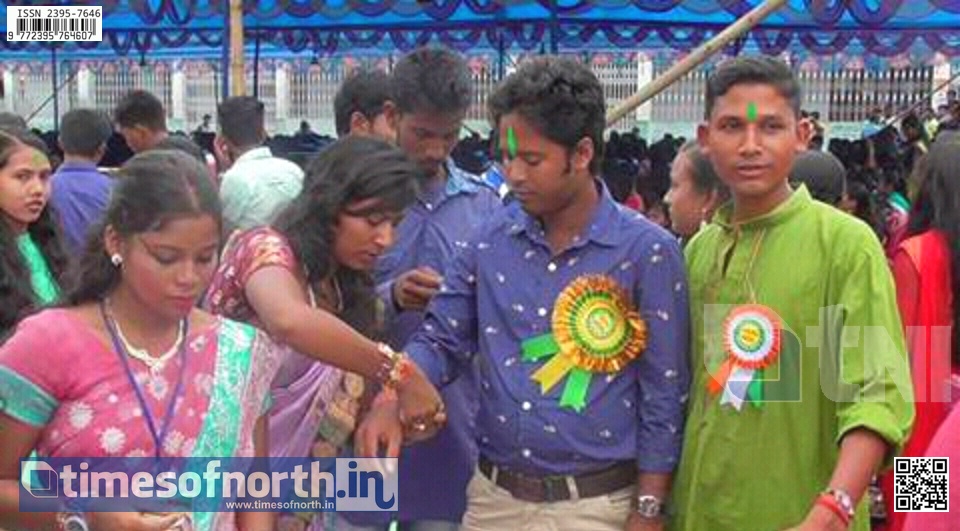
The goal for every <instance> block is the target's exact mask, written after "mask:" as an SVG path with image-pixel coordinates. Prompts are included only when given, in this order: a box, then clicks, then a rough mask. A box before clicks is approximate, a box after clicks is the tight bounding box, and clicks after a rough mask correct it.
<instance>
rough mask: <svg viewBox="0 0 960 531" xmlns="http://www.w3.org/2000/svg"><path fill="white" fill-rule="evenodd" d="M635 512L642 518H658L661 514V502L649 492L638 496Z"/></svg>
mask: <svg viewBox="0 0 960 531" xmlns="http://www.w3.org/2000/svg"><path fill="white" fill-rule="evenodd" d="M636 512H637V514H639V515H640V516H642V517H644V518H659V517H661V516H663V502H662V501H660V498H657V497H656V496H653V495H651V494H644V495H642V496H638V497H637V511H636Z"/></svg>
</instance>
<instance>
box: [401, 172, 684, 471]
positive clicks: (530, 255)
mask: <svg viewBox="0 0 960 531" xmlns="http://www.w3.org/2000/svg"><path fill="white" fill-rule="evenodd" d="M597 186H598V187H599V188H600V189H602V196H601V200H600V202H599V204H598V206H597V207H596V209H595V211H594V213H593V218H592V221H591V223H590V225H589V226H588V227H587V228H586V229H585V231H584V233H583V234H582V235H581V236H579V237H577V238H576V239H575V240H574V242H573V244H572V245H571V246H570V247H569V248H567V249H566V250H565V251H563V252H562V253H560V254H559V255H556V256H552V253H551V251H550V247H549V245H548V243H547V241H546V237H545V232H544V230H543V228H542V226H541V224H540V223H539V222H538V221H537V220H536V219H534V218H532V217H531V216H529V215H527V214H526V213H525V212H523V210H521V209H520V208H519V205H511V206H510V207H507V208H504V209H501V210H500V211H499V212H498V213H497V214H496V215H494V216H493V218H492V219H491V220H490V221H489V222H488V223H486V224H485V225H484V226H483V227H482V228H480V229H479V230H478V232H477V233H475V234H474V237H473V238H472V239H471V240H470V241H469V242H461V243H460V244H459V245H460V246H461V252H460V253H459V254H458V255H457V257H456V259H455V260H454V263H453V264H452V265H451V266H449V267H448V268H447V271H446V274H445V275H444V285H443V287H442V290H441V292H440V294H438V295H437V296H436V297H434V299H433V301H432V302H431V304H430V306H429V308H428V310H427V316H426V319H425V321H424V324H423V326H422V327H421V329H420V330H419V331H418V332H417V334H416V335H415V336H414V337H413V339H412V340H411V341H410V342H409V343H408V344H407V348H406V351H407V353H408V354H409V355H410V356H411V358H412V359H413V360H414V361H415V362H416V363H417V364H418V365H419V366H420V367H422V368H423V369H424V370H425V372H426V373H427V375H428V376H429V377H430V379H431V381H433V382H434V383H435V384H437V385H440V384H443V383H446V382H449V381H451V380H452V379H454V378H455V377H456V376H457V375H458V374H459V373H460V372H462V371H464V370H468V371H469V370H471V367H472V366H473V364H474V363H476V365H477V366H478V367H479V380H480V389H479V393H480V410H479V413H478V417H477V438H478V443H479V449H480V452H481V453H482V454H484V455H485V456H487V457H488V458H489V459H490V460H491V461H493V462H494V463H495V464H497V465H499V466H501V467H505V468H510V469H514V470H518V471H521V472H524V473H527V474H531V475H538V476H542V475H548V474H581V473H585V472H591V471H596V470H601V469H603V468H606V467H608V466H611V465H613V464H614V463H616V462H617V461H623V460H635V461H636V462H637V466H638V468H639V470H640V471H645V472H659V473H665V472H671V471H673V469H674V468H675V466H676V465H677V461H678V459H679V455H680V450H681V443H682V436H683V433H682V429H683V425H684V413H685V409H686V400H687V396H688V395H687V392H688V387H689V383H690V372H689V360H688V342H689V329H688V327H689V324H688V322H689V313H688V303H687V295H688V294H687V286H686V280H685V275H684V262H683V257H682V255H681V252H680V249H679V247H678V244H677V241H676V239H675V238H673V237H672V236H671V235H670V234H669V233H667V232H666V231H664V230H663V229H661V228H659V227H657V226H655V225H654V224H652V223H651V222H649V221H647V220H646V219H645V218H643V217H642V216H641V215H639V214H636V213H633V212H631V211H628V210H625V209H623V208H622V207H620V206H619V205H617V204H616V203H615V202H614V201H613V198H611V197H610V194H609V192H608V191H607V189H606V187H605V186H603V185H602V184H601V183H599V182H598V184H597ZM588 274H602V275H607V276H609V277H611V278H612V279H613V280H615V281H616V282H617V284H619V285H620V287H621V288H623V289H624V290H626V291H627V292H628V294H629V296H630V297H631V298H632V303H633V304H634V305H635V307H637V308H638V309H639V312H640V315H641V317H642V318H643V320H644V321H645V322H646V325H647V346H646V349H645V350H644V351H643V353H642V354H641V355H640V357H639V358H638V359H637V360H635V361H633V362H631V363H630V364H628V365H627V366H626V367H625V368H624V369H623V370H621V371H620V372H619V373H616V374H611V375H605V374H596V375H594V376H593V378H592V383H591V384H590V386H589V392H588V394H587V399H586V407H585V409H583V411H582V412H579V413H578V412H576V411H575V410H573V409H571V408H569V407H560V405H559V397H560V395H561V394H562V392H563V388H564V382H563V381H561V382H560V384H558V385H556V386H555V387H554V388H552V389H551V390H550V391H549V392H548V393H547V394H546V395H542V394H541V391H540V385H539V384H538V383H537V382H535V381H533V380H532V379H531V375H532V374H533V373H534V372H535V371H536V370H537V369H539V368H540V367H541V366H543V364H544V362H543V361H540V362H527V361H524V360H523V358H522V352H521V343H522V342H523V341H524V340H526V339H530V338H533V337H536V336H541V335H543V334H545V333H548V332H550V327H551V315H552V311H553V306H554V301H555V300H556V298H557V296H558V295H559V294H560V293H561V292H562V291H563V289H564V288H565V287H567V286H568V285H569V284H570V283H571V282H572V281H573V280H575V279H576V278H578V277H580V276H583V275H588ZM475 353H476V354H479V355H475Z"/></svg>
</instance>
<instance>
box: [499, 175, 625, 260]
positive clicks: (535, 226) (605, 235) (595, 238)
mask: <svg viewBox="0 0 960 531" xmlns="http://www.w3.org/2000/svg"><path fill="white" fill-rule="evenodd" d="M594 185H595V186H596V187H597V190H598V191H599V192H600V201H599V202H598V203H597V206H596V207H595V208H594V210H593V215H592V217H591V218H590V224H589V225H587V227H586V230H585V232H586V234H585V235H581V237H579V238H578V239H577V241H575V242H574V244H573V245H572V247H580V246H582V245H583V244H584V243H585V241H592V242H594V243H597V244H599V245H603V246H606V247H616V246H617V245H619V244H620V216H621V215H622V212H621V210H620V209H621V207H620V205H618V204H617V202H616V201H614V199H613V196H611V195H610V190H608V189H607V185H606V184H604V182H603V181H601V180H600V179H594ZM511 217H512V219H513V224H512V225H511V226H510V227H509V229H508V230H507V232H508V233H509V234H510V235H511V236H515V235H517V234H520V233H526V235H527V237H528V238H530V239H533V240H535V241H540V242H544V241H545V232H544V229H543V224H542V223H540V220H538V219H537V218H535V217H533V216H531V215H529V214H527V213H526V212H525V211H524V210H523V209H522V208H520V205H519V204H515V205H514V208H513V210H511Z"/></svg>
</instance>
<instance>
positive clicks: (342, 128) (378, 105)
mask: <svg viewBox="0 0 960 531" xmlns="http://www.w3.org/2000/svg"><path fill="white" fill-rule="evenodd" d="M389 99H390V77H389V76H388V75H387V74H385V73H383V72H381V71H380V70H361V71H359V72H357V73H355V74H354V75H352V76H350V77H349V78H348V79H347V80H346V81H344V82H343V84H342V85H340V89H339V90H337V95H336V96H335V97H334V98H333V113H334V115H335V117H336V126H337V136H345V135H347V134H349V133H350V117H351V116H353V113H355V112H358V113H360V114H362V115H364V116H365V117H366V118H367V120H370V121H371V122H372V121H373V120H374V119H376V117H377V116H379V115H380V114H382V113H383V104H384V103H385V102H386V101H387V100H389Z"/></svg>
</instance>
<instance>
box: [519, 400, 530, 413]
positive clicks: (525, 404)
mask: <svg viewBox="0 0 960 531" xmlns="http://www.w3.org/2000/svg"><path fill="white" fill-rule="evenodd" d="M520 407H521V408H522V409H523V410H524V411H530V410H531V409H532V408H533V404H531V403H530V402H526V401H524V403H523V404H520Z"/></svg>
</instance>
